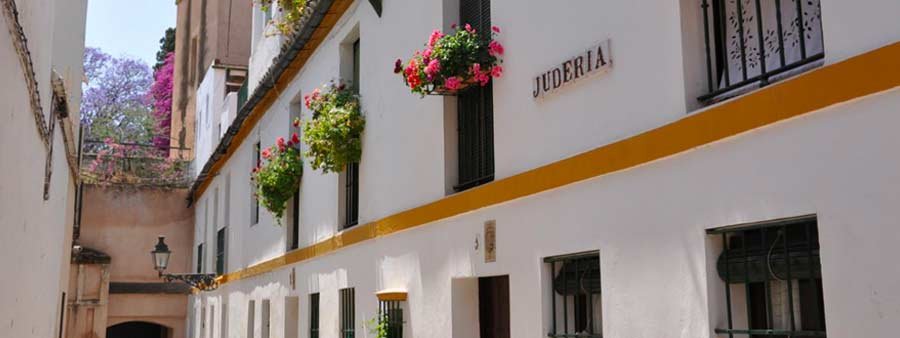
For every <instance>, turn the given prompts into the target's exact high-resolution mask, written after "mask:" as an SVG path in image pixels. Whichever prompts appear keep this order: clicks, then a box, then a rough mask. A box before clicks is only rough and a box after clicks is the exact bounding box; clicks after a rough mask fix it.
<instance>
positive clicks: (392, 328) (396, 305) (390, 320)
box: [378, 300, 404, 338]
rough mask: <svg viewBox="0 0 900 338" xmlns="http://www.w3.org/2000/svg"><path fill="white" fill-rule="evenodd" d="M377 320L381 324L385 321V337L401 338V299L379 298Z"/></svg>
mask: <svg viewBox="0 0 900 338" xmlns="http://www.w3.org/2000/svg"><path fill="white" fill-rule="evenodd" d="M378 320H379V322H380V323H382V324H384V322H385V321H387V323H386V324H387V327H386V330H387V337H386V338H403V323H404V321H403V301H401V300H379V301H378Z"/></svg>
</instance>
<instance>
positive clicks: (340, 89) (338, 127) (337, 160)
mask: <svg viewBox="0 0 900 338" xmlns="http://www.w3.org/2000/svg"><path fill="white" fill-rule="evenodd" d="M305 102H306V106H307V107H308V108H309V109H311V110H312V111H313V118H312V120H310V121H308V122H307V123H306V124H305V125H304V126H303V142H304V143H306V144H307V145H308V146H309V150H308V151H307V152H306V156H307V157H309V158H311V159H312V162H311V163H310V164H311V166H312V167H313V169H322V171H323V172H326V173H328V172H333V173H336V172H341V171H342V170H344V167H345V166H346V165H347V164H350V163H355V162H359V159H360V157H361V156H362V139H361V136H362V132H363V130H364V129H365V126H366V121H365V118H363V116H362V114H361V113H360V108H359V97H358V96H357V95H356V94H354V93H353V92H351V90H350V89H348V88H347V87H346V86H345V85H343V84H341V85H334V84H330V85H328V86H326V88H325V91H324V93H323V92H322V91H320V90H319V89H318V88H317V89H316V90H315V91H313V93H312V94H311V95H307V96H306V97H305Z"/></svg>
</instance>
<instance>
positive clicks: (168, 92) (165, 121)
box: [150, 53, 175, 150]
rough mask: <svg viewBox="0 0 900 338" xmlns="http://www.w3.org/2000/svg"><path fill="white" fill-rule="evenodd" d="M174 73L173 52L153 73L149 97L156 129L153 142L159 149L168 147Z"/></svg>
mask: <svg viewBox="0 0 900 338" xmlns="http://www.w3.org/2000/svg"><path fill="white" fill-rule="evenodd" d="M174 74H175V53H169V54H168V56H166V58H165V60H164V61H163V64H162V66H161V67H160V68H159V69H157V70H156V74H154V76H153V77H154V81H153V85H152V86H151V87H150V97H151V98H152V101H153V118H154V119H155V120H156V130H155V133H154V136H153V140H152V141H153V144H154V145H155V146H156V147H157V148H159V149H163V150H165V149H168V148H169V137H170V135H169V131H170V128H171V126H172V79H173V77H174Z"/></svg>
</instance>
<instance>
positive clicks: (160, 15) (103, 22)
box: [85, 0, 176, 65]
mask: <svg viewBox="0 0 900 338" xmlns="http://www.w3.org/2000/svg"><path fill="white" fill-rule="evenodd" d="M175 14H176V7H175V0H88V13H87V33H86V36H85V45H86V46H88V47H99V48H100V49H102V50H103V51H104V52H106V53H109V54H112V55H113V56H123V55H127V56H131V57H135V58H139V59H141V60H144V62H147V64H148V65H153V64H154V63H156V51H157V50H159V39H160V38H162V37H163V34H164V33H165V31H166V28H168V27H175Z"/></svg>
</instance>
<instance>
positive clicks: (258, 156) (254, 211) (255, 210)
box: [250, 142, 262, 225]
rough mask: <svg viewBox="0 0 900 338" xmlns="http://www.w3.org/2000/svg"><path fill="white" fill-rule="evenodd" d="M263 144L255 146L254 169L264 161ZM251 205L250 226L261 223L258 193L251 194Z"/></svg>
mask: <svg viewBox="0 0 900 338" xmlns="http://www.w3.org/2000/svg"><path fill="white" fill-rule="evenodd" d="M261 152H262V144H260V142H256V143H254V144H253V167H252V168H257V167H259V165H260V164H261V161H262V153H261ZM250 195H251V202H250V203H251V204H250V225H256V224H257V223H259V200H258V199H257V198H256V192H251V193H250Z"/></svg>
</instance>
